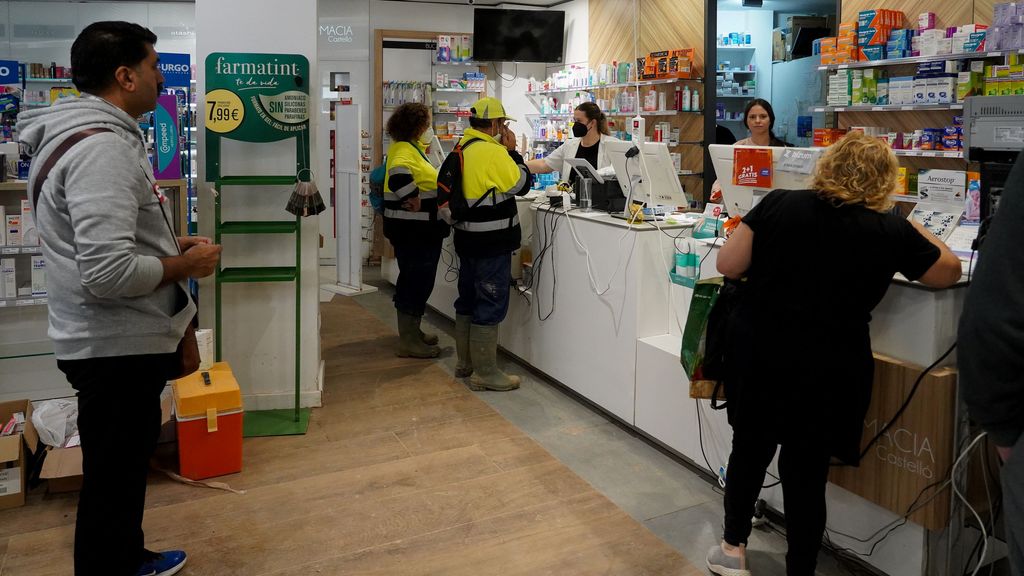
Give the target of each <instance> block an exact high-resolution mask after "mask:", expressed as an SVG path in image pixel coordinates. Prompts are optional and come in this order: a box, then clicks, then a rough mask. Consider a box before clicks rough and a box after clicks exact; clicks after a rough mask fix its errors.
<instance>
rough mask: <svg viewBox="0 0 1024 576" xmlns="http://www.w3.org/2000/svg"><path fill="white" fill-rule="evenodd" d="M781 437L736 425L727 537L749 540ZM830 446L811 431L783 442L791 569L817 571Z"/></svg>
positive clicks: (799, 573)
mask: <svg viewBox="0 0 1024 576" xmlns="http://www.w3.org/2000/svg"><path fill="white" fill-rule="evenodd" d="M777 448H778V438H776V437H775V436H774V435H772V434H764V433H759V431H757V430H743V429H735V430H734V431H733V438H732V453H731V454H730V455H729V468H728V470H727V471H726V482H725V537H724V540H725V541H726V542H727V543H729V544H732V545H733V546H739V545H740V544H746V543H747V538H749V537H750V530H751V524H750V521H751V519H752V518H753V516H754V505H755V504H756V502H757V498H758V495H759V494H760V493H761V486H763V485H764V480H765V474H766V472H767V471H768V465H769V464H771V462H772V458H773V457H775V450H776V449H777ZM829 460H830V456H829V450H828V449H827V448H826V447H824V445H823V443H822V442H820V441H818V440H817V439H816V438H814V437H813V431H811V430H808V431H807V434H806V437H803V438H796V439H793V440H792V441H787V440H784V441H783V442H782V452H781V453H780V454H779V475H780V476H781V479H782V498H783V500H784V501H785V514H786V544H787V545H788V551H787V552H786V574H787V576H813V574H814V567H815V565H816V564H817V562H818V550H819V549H820V548H821V538H822V536H823V535H824V533H825V518H826V510H825V483H826V481H827V480H828V470H829Z"/></svg>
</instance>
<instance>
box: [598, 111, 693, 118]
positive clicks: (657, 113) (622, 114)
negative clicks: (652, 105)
mask: <svg viewBox="0 0 1024 576" xmlns="http://www.w3.org/2000/svg"><path fill="white" fill-rule="evenodd" d="M703 113H704V111H703V110H656V111H654V112H640V115H641V116H676V115H678V114H703ZM636 115H637V113H636V112H609V113H608V116H615V117H617V118H632V117H633V116H636Z"/></svg>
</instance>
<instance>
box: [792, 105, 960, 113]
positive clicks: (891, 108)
mask: <svg viewBox="0 0 1024 576" xmlns="http://www.w3.org/2000/svg"><path fill="white" fill-rule="evenodd" d="M963 109H964V105H963V104H888V105H885V106H874V105H871V104H858V105H856V106H815V107H814V108H812V110H813V111H814V112H911V111H927V110H963Z"/></svg>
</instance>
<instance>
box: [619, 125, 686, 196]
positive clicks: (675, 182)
mask: <svg viewBox="0 0 1024 576" xmlns="http://www.w3.org/2000/svg"><path fill="white" fill-rule="evenodd" d="M601 145H602V146H607V147H608V157H609V158H610V159H611V161H612V167H613V168H614V169H615V177H616V178H617V179H618V181H619V186H620V187H621V188H622V193H623V195H625V196H626V198H631V199H632V200H635V201H638V202H644V203H646V204H647V205H648V206H652V207H653V206H671V207H673V208H675V207H677V206H687V205H689V202H688V201H687V199H686V194H685V193H684V192H683V186H682V185H681V184H680V183H679V173H678V172H677V171H676V169H675V166H674V165H673V164H672V158H671V156H669V153H668V144H665V143H664V142H644V144H643V161H641V159H640V154H638V153H630V150H631V149H633V148H634V143H633V142H629V141H621V142H620V141H609V142H604V143H602V144H601ZM628 202H629V200H627V204H628Z"/></svg>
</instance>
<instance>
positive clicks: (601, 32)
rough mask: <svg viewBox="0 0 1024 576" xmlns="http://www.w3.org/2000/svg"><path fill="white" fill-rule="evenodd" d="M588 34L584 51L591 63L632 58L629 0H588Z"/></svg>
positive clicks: (631, 59) (631, 6)
mask: <svg viewBox="0 0 1024 576" xmlns="http://www.w3.org/2000/svg"><path fill="white" fill-rule="evenodd" d="M588 8H589V11H590V24H589V26H590V37H589V39H588V46H587V54H588V59H589V60H590V65H591V66H597V65H598V64H602V63H610V62H612V61H613V60H614V61H619V62H623V61H625V62H632V61H633V1H632V0H590V2H589V4H588Z"/></svg>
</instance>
